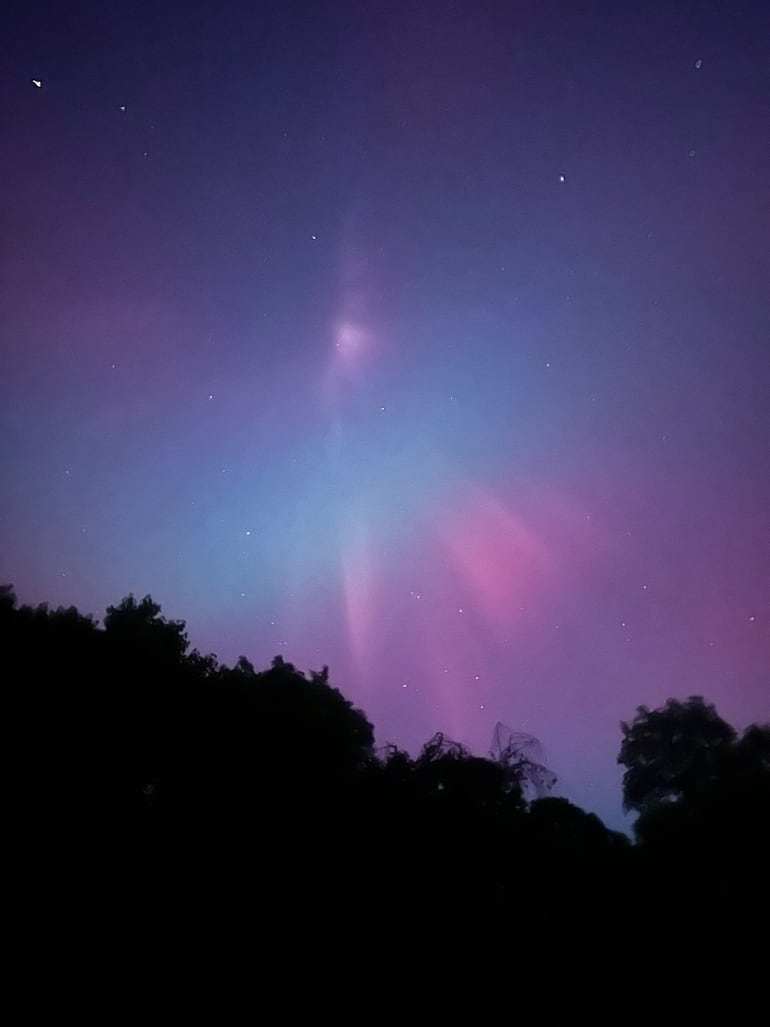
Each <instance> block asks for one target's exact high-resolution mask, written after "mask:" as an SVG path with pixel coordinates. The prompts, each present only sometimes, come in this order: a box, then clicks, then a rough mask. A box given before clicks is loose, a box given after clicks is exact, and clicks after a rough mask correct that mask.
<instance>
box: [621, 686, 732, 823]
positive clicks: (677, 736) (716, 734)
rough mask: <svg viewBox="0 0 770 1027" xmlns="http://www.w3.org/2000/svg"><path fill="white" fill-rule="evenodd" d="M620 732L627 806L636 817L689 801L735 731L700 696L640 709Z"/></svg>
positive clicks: (624, 798)
mask: <svg viewBox="0 0 770 1027" xmlns="http://www.w3.org/2000/svg"><path fill="white" fill-rule="evenodd" d="M620 727H621V731H622V733H623V741H622V744H621V747H620V753H619V755H618V763H620V764H622V765H623V766H625V768H626V770H625V772H624V774H623V802H624V806H625V808H626V810H635V811H636V812H638V813H647V812H649V811H650V810H652V809H654V808H655V807H656V806H659V805H661V804H664V803H671V802H676V801H677V800H679V799H681V798H682V797H683V796H685V795H686V794H687V793H688V792H689V791H691V790H692V789H693V788H694V787H696V786H697V784H698V783H699V782H701V781H702V780H703V779H704V777H708V776H710V775H711V774H713V772H714V770H715V768H716V766H717V762H718V758H719V756H720V755H721V754H723V753H724V752H725V750H726V749H727V747H728V746H729V745H730V744H731V743H732V742H733V741H734V739H735V730H734V729H733V728H732V727H731V726H730V725H729V724H727V723H726V722H725V721H724V720H722V718H721V717H720V716H719V715H718V713H717V712H716V709H715V708H714V706H713V705H708V704H706V703H705V702H704V701H703V699H702V698H701V697H700V696H691V697H690V698H689V699H687V700H685V701H684V702H681V701H680V700H678V699H669V700H668V701H667V702H666V704H665V706H663V707H662V708H661V709H658V710H649V709H648V708H647V707H646V706H639V707H638V708H637V712H636V716H635V717H634V719H633V721H632V722H631V723H630V724H627V723H621V725H620Z"/></svg>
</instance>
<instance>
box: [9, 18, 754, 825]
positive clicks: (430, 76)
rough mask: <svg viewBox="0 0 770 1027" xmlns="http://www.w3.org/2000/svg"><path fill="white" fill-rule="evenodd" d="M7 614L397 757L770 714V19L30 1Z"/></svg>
mask: <svg viewBox="0 0 770 1027" xmlns="http://www.w3.org/2000/svg"><path fill="white" fill-rule="evenodd" d="M9 6H10V10H6V12H5V14H4V15H3V16H2V24H1V25H0V28H1V29H2V33H1V35H2V48H3V51H4V54H3V62H2V66H1V67H0V91H1V95H0V186H1V187H2V193H1V199H0V210H1V212H2V223H1V224H0V276H1V278H0V289H1V294H0V295H1V302H0V328H1V334H0V432H1V434H0V440H1V441H0V447H1V448H0V458H1V459H2V504H0V580H4V581H8V582H13V583H14V585H15V587H16V591H17V593H18V595H19V597H20V599H21V600H22V601H25V602H32V603H37V602H40V601H44V600H47V601H49V602H50V603H52V604H53V605H57V604H60V603H61V604H66V605H69V604H71V603H74V604H76V605H77V606H78V607H79V608H81V609H82V610H83V611H84V612H91V613H94V614H96V615H97V616H102V615H103V613H104V609H105V607H106V606H107V605H108V604H110V603H114V602H117V601H118V600H119V599H120V598H121V597H122V596H123V595H125V594H126V593H128V592H134V593H135V594H136V595H138V596H141V595H144V594H146V593H148V592H149V593H151V594H152V596H153V597H154V598H155V599H156V600H157V601H159V602H160V603H161V604H162V606H163V610H164V613H165V614H166V615H168V616H171V617H179V618H183V619H185V620H186V621H187V625H188V632H189V635H190V638H191V641H192V643H193V645H195V646H196V647H197V648H199V649H200V650H201V651H213V652H215V653H216V654H217V655H218V656H219V657H220V658H221V659H223V660H225V661H227V662H231V661H233V660H234V659H235V658H237V657H238V655H239V654H241V653H243V654H245V655H247V656H248V657H249V658H250V659H252V661H253V662H254V663H255V664H256V665H257V666H266V665H267V663H268V662H269V660H270V658H271V657H273V656H274V655H275V654H277V653H281V654H282V655H283V656H284V657H285V658H286V659H289V660H291V661H292V662H294V663H296V664H297V665H298V666H299V667H300V668H302V669H307V668H311V667H312V668H320V666H321V665H322V664H329V665H330V668H331V677H332V680H333V681H334V683H335V684H337V686H338V687H340V688H341V689H342V691H343V692H344V693H345V694H346V695H347V696H348V697H349V698H351V699H353V700H354V701H355V702H356V703H357V704H358V705H360V706H362V707H363V708H364V709H365V710H366V712H367V714H368V715H369V717H370V719H372V720H373V722H374V724H375V726H376V728H377V739H378V742H379V743H385V742H388V741H392V742H396V743H398V744H399V745H401V746H403V747H406V748H408V749H410V750H411V751H415V750H416V749H417V747H418V746H419V745H420V744H421V743H422V742H423V741H424V740H425V739H426V738H427V737H428V736H429V735H431V734H432V733H433V732H434V731H436V730H444V731H445V732H447V734H449V735H450V736H451V737H453V738H456V739H457V740H460V741H464V742H466V743H468V744H469V745H470V746H471V747H472V748H473V749H474V750H475V751H476V752H478V753H481V754H483V753H485V752H486V751H487V750H488V748H489V745H490V742H491V738H492V733H493V730H494V726H495V723H496V722H497V721H502V722H504V723H505V724H507V725H508V726H510V727H511V728H512V729H513V730H523V731H527V732H531V733H532V734H534V735H535V736H537V737H538V738H539V739H540V741H541V742H542V743H543V745H544V748H545V756H546V762H547V763H548V764H549V765H550V766H551V767H552V768H553V769H554V770H555V771H556V772H557V773H559V774H560V775H561V778H562V785H561V788H562V793H563V794H566V795H567V796H569V797H570V798H572V799H573V800H574V801H576V802H578V803H579V804H580V805H582V806H584V807H586V808H588V809H593V810H596V811H597V812H599V813H600V815H602V816H603V817H604V818H605V819H606V820H607V821H608V822H609V823H610V824H611V825H613V826H616V825H618V824H620V823H622V820H621V812H620V802H621V795H620V787H619V781H620V775H619V772H618V768H617V767H616V765H615V759H616V755H617V751H618V748H619V744H620V731H619V727H618V722H619V720H621V719H625V718H630V717H632V716H633V713H634V710H635V707H636V706H637V705H638V704H640V703H646V704H652V705H657V704H659V703H661V702H662V701H663V700H665V698H666V697H668V696H670V695H674V696H687V695H690V694H701V695H704V696H705V697H706V698H707V699H710V700H711V701H714V702H715V703H716V704H717V707H718V709H719V711H720V713H721V714H722V715H723V716H724V717H726V718H727V719H728V720H731V721H732V722H733V723H735V724H736V726H738V727H743V726H745V725H746V724H747V723H749V722H751V721H755V720H759V719H767V718H768V714H769V713H770V678H769V677H768V668H770V631H769V630H768V621H769V619H770V544H769V539H770V342H768V340H769V339H770V330H769V329H770V318H769V317H768V312H769V311H768V304H767V301H766V297H765V286H766V283H767V280H768V279H767V273H768V270H769V268H768V261H767V254H766V242H767V238H768V237H769V236H770V231H769V229H770V224H768V217H767V205H766V197H767V180H768V171H769V170H770V166H769V164H768V161H767V152H766V138H767V133H766V127H767V126H766V119H765V112H766V100H767V80H766V40H767V38H768V35H767V29H768V22H767V19H766V18H765V17H764V16H763V13H762V11H763V8H764V6H765V5H764V4H762V3H759V2H757V3H742V2H740V0H737V2H731V3H716V2H704V0H699V2H691V3H677V2H670V3H667V2H658V3H653V2H647V3H634V2H632V0H628V2H622V3H617V2H596V3H572V2H570V3H567V2H563V3H551V2H548V0H540V2H537V3H529V2H526V3H516V2H510V3H503V2H500V0H498V2H495V3H493V2H483V0H482V2H471V0H468V2H444V3H439V2H432V0H428V2H419V3H418V2H410V3H404V2H400V0H385V2H379V0H374V2H372V0H366V2H364V0H361V2H359V3H353V2H350V3H344V2H321V0H319V2H317V3H310V2H308V3H305V4H303V3H291V2H286V0H285V2H278V3H272V2H261V3H260V2H255V0H250V2H243V3H235V2H227V0H223V2H220V3H197V4H188V3H185V4H182V3H174V2H167V3H157V2H154V3H149V2H147V3H145V2H137V3H131V2H125V3H119V4H118V3H113V2H105V0H103V2H101V3H94V4H87V3H77V2H75V3H70V4H59V3H57V4H53V3H50V4H46V3H31V2H25V3H15V4H10V5H9Z"/></svg>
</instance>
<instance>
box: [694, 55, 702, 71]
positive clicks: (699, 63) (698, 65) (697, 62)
mask: <svg viewBox="0 0 770 1027" xmlns="http://www.w3.org/2000/svg"><path fill="white" fill-rule="evenodd" d="M695 67H696V68H699V69H700V68H702V67H703V61H702V60H701V58H700V57H699V58H698V60H697V61H696V62H695Z"/></svg>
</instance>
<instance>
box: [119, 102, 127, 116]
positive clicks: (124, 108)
mask: <svg viewBox="0 0 770 1027" xmlns="http://www.w3.org/2000/svg"><path fill="white" fill-rule="evenodd" d="M118 110H121V111H123V113H124V114H125V112H126V105H125V104H122V105H121V106H120V107H119V108H118Z"/></svg>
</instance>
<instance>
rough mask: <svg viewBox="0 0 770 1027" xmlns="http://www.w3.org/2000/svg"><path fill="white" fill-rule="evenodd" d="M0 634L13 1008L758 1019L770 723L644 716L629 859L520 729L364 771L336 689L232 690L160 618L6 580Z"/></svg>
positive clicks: (385, 759)
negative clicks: (11, 821) (10, 818)
mask: <svg viewBox="0 0 770 1027" xmlns="http://www.w3.org/2000/svg"><path fill="white" fill-rule="evenodd" d="M0 639H1V640H2V654H3V667H4V674H3V678H4V682H5V695H6V697H7V700H8V710H9V717H8V719H7V722H6V730H7V731H8V737H9V743H10V744H9V751H10V753H11V754H12V761H11V763H12V765H11V773H10V776H9V779H8V780H9V782H10V787H9V808H10V807H13V808H16V807H18V810H19V814H20V815H19V818H18V821H17V822H18V825H19V826H18V828H17V829H16V830H15V831H14V834H13V841H14V845H13V849H14V855H17V856H18V859H15V860H13V861H12V865H13V867H14V869H13V870H12V871H9V877H8V886H9V891H10V892H11V894H12V895H13V896H14V898H15V899H17V900H18V905H19V909H20V915H19V917H18V924H19V926H18V931H17V934H16V935H15V936H14V937H13V946H14V949H15V951H16V957H17V960H16V961H17V966H18V973H19V975H20V979H22V980H23V981H24V982H25V983H24V985H23V987H24V989H25V991H26V993H27V995H28V1000H27V1001H28V1003H29V1002H32V1003H33V1004H34V1003H35V1002H37V1001H39V1002H41V1003H43V1005H44V1006H46V1008H48V1009H49V1010H51V1009H52V1010H56V1011H57V1014H61V1015H64V1014H65V1012H66V1010H67V1009H70V1010H75V1009H77V1010H78V1012H77V1014H75V1013H74V1012H73V1015H77V1018H79V1019H81V1020H83V1019H84V1018H86V1013H85V1010H86V1009H87V1008H88V1009H89V1010H90V1014H89V1015H90V1016H91V1017H93V1018H95V1019H98V1020H100V1022H105V1023H110V1022H115V1021H116V1020H118V1019H123V1018H124V1017H125V1018H127V1019H131V1020H132V1022H135V1021H136V1020H137V1019H139V1020H141V1021H144V1022H156V1021H157V1022H161V1021H163V1022H168V1020H169V1019H171V1020H180V1021H181V1020H186V1019H190V1017H196V1016H200V1017H201V1018H202V1019H205V1020H206V1021H207V1022H216V1023H241V1022H253V1021H254V1020H255V1019H259V1017H263V1018H266V1019H267V1020H269V1021H272V1020H281V1019H286V1018H288V1017H289V1009H290V1008H291V1007H294V1006H295V1004H303V1003H306V1004H307V1005H308V1006H310V1007H314V1008H315V1011H316V1015H317V1016H322V1018H323V1017H325V1016H326V1015H327V1014H328V1012H329V1010H330V1009H331V1010H336V1013H335V1014H333V1015H336V1016H338V1017H339V1018H343V1019H347V1018H348V1017H351V1018H352V1017H354V1016H355V1017H356V1018H367V1019H371V1018H375V1019H378V1018H379V1017H380V1016H382V1017H383V1018H385V1017H387V1018H388V1019H393V1018H396V1017H402V1016H409V1017H411V1016H412V1015H418V1012H419V1010H420V1009H423V1010H425V1009H427V1010H428V1013H426V1014H425V1015H433V1016H439V1015H441V1016H442V1017H443V1016H445V1015H447V1016H450V1017H451V1018H453V1019H454V1018H457V1019H459V1018H461V1017H462V1018H464V1019H471V1020H473V1021H475V1020H477V1019H480V1018H481V1017H482V1016H487V1015H490V1014H498V1015H499V1014H504V1015H510V1016H511V1017H512V1018H513V1019H523V1020H524V1021H525V1022H527V1023H528V1022H541V1023H565V1024H566V1023H570V1024H571V1023H584V1022H585V1023H588V1022H591V1023H597V1022H616V1021H617V1020H618V1019H620V1018H621V1017H622V1018H624V1019H632V1020H633V1019H634V1018H635V1017H636V1016H637V1015H638V1016H639V1017H641V1016H642V1015H643V1013H642V1011H643V1010H646V1011H647V1012H646V1013H645V1014H644V1015H658V1016H661V1015H663V1014H665V1015H663V1018H664V1019H668V1020H672V1019H681V1018H682V1017H684V1018H685V1019H686V1020H689V1019H690V1018H692V1017H695V1016H696V1015H699V1016H700V1015H702V1011H703V1009H704V1008H706V1009H708V1010H709V1011H710V1013H711V1014H712V1015H716V1009H717V1003H718V1002H719V1001H720V1000H727V1001H729V1004H730V1005H729V1009H730V1012H729V1021H728V1022H730V1023H738V1022H753V1020H752V1017H753V1013H752V1008H753V1003H754V1002H755V1001H756V1003H757V1004H758V1005H757V1009H759V1008H760V1007H765V1006H766V1004H767V1003H766V997H765V989H766V984H765V975H766V965H765V964H766V959H767V954H768V952H767V944H768V941H767V937H768V924H769V921H768V918H767V915H768V903H767V890H768V869H769V868H770V858H769V857H770V836H769V831H770V727H769V726H768V725H755V726H752V727H750V728H749V729H748V730H746V731H744V732H743V733H742V734H740V735H739V734H738V733H737V732H736V731H735V730H734V728H733V727H731V726H730V725H729V724H727V723H726V722H725V721H724V720H722V719H721V718H720V717H719V715H718V714H717V712H716V710H715V709H714V707H713V706H711V705H708V704H707V703H706V702H704V701H703V700H702V699H701V698H698V697H693V698H690V699H688V700H686V701H684V702H680V701H677V700H673V699H671V700H669V701H668V702H667V703H666V704H665V706H664V707H662V708H661V709H657V710H648V709H646V708H644V707H639V709H638V710H637V712H636V716H635V717H634V719H633V720H632V721H631V722H630V723H628V724H623V725H621V738H620V742H621V744H620V753H619V757H618V760H619V762H620V763H621V764H622V765H623V766H624V767H625V774H624V778H623V792H624V801H625V805H626V808H627V809H628V810H632V811H635V812H636V813H638V817H637V819H636V822H635V824H634V839H635V840H634V841H633V842H632V841H631V840H630V839H629V838H628V837H626V836H625V835H623V834H620V833H617V832H614V831H611V830H608V829H607V828H606V827H605V826H604V824H603V823H602V822H601V821H600V820H599V818H598V817H596V816H595V815H594V814H591V813H586V812H584V811H583V810H581V809H579V808H578V807H577V806H575V805H573V804H572V803H570V802H568V801H567V800H566V799H563V798H555V797H549V796H548V795H547V794H544V793H547V790H548V787H549V785H550V784H551V783H552V775H550V772H549V771H548V770H547V769H546V768H545V767H543V766H542V765H541V764H540V763H539V762H538V759H537V758H536V751H535V750H534V748H533V747H532V745H531V744H530V742H529V740H528V739H527V738H526V737H525V736H516V735H511V734H510V733H507V732H505V731H504V730H502V729H500V730H499V731H498V735H497V738H496V745H495V750H494V752H493V753H491V754H490V755H489V756H488V757H485V758H480V757H478V756H474V755H472V754H471V753H470V752H468V751H467V749H465V748H464V747H463V746H461V745H459V744H457V743H454V742H451V741H449V740H448V739H446V738H444V737H443V736H442V735H436V736H435V737H434V738H433V739H431V740H429V741H428V742H427V743H426V744H425V746H424V747H423V749H422V751H421V752H420V753H419V754H418V755H417V756H415V757H413V756H410V755H409V754H408V753H406V752H403V751H401V750H399V749H397V748H395V747H389V748H387V749H385V750H381V751H378V750H376V749H375V747H374V731H373V727H372V725H371V724H370V723H369V721H368V720H367V718H366V716H365V714H364V713H363V712H362V711H361V710H358V709H356V708H355V707H354V706H353V705H352V704H351V703H350V702H349V701H348V700H346V699H345V698H344V697H343V696H342V695H341V694H340V692H339V691H337V690H336V689H335V688H333V687H332V685H331V684H330V681H329V674H328V670H327V668H325V667H324V668H323V670H321V671H320V672H317V673H316V672H313V673H310V674H308V675H305V674H303V673H300V672H299V671H298V670H297V669H296V668H295V667H294V666H292V665H291V664H290V663H287V662H285V661H284V660H283V659H282V658H281V657H276V658H275V659H274V660H273V663H272V665H271V667H270V668H268V669H266V670H262V671H257V670H255V668H254V667H253V666H252V665H251V663H249V661H248V660H247V659H245V658H243V657H242V658H241V659H239V660H238V662H237V663H236V664H235V665H234V666H232V667H228V666H226V665H224V664H222V663H220V662H218V661H217V660H216V659H215V658H214V657H213V656H207V655H202V654H201V653H199V652H198V651H197V650H194V649H191V648H190V644H189V641H188V638H187V635H186V632H185V624H184V622H181V621H174V620H168V619H166V618H164V617H163V616H162V615H161V610H160V607H159V606H158V605H157V604H156V603H154V602H153V601H152V599H151V598H150V597H149V596H148V597H145V598H144V599H142V600H141V601H136V600H135V599H134V598H133V597H131V596H129V597H127V598H126V599H124V600H123V601H122V602H121V603H119V604H118V605H117V606H114V607H110V608H109V609H108V610H107V613H106V616H105V617H104V620H103V626H99V625H98V624H97V623H96V622H95V621H94V620H93V619H92V618H91V617H88V616H84V615H82V614H80V613H79V612H78V611H77V610H76V609H74V608H69V609H62V608H60V609H57V610H49V609H48V608H47V607H46V606H39V607H37V608H32V607H29V606H19V605H18V603H17V600H16V597H15V595H14V594H13V590H12V588H11V587H5V588H3V589H0ZM211 1001H213V1003H214V1004H213V1005H207V1004H206V1003H209V1002H211ZM426 1002H427V1003H428V1005H427V1006H425V1003H426ZM276 1003H277V1005H276ZM677 1009H679V1012H678V1013H677V1012H676V1010H677ZM129 1010H132V1012H131V1013H130V1015H129ZM204 1010H206V1011H205V1013H204ZM322 1010H323V1013H322V1012H321V1011H322ZM696 1011H700V1012H696ZM46 1015H48V1014H46ZM757 1019H760V1020H761V1019H762V1016H761V1015H759V1014H757Z"/></svg>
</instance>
